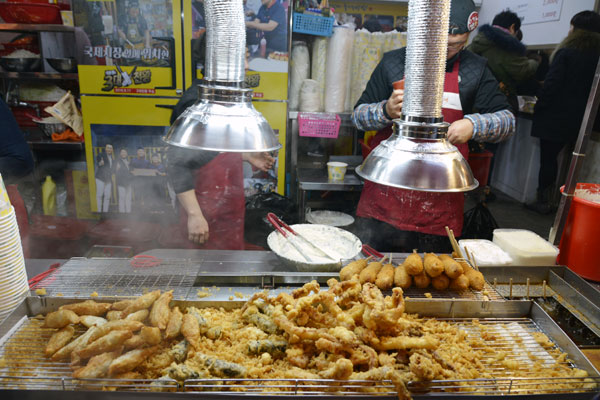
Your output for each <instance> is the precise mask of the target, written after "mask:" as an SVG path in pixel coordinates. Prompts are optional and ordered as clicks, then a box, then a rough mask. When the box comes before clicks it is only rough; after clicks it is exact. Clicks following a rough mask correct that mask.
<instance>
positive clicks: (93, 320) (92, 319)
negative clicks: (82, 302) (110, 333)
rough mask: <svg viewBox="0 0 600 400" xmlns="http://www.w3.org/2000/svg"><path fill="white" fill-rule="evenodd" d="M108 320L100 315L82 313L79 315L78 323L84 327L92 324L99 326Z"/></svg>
mask: <svg viewBox="0 0 600 400" xmlns="http://www.w3.org/2000/svg"><path fill="white" fill-rule="evenodd" d="M107 322H108V321H107V320H106V319H105V318H102V317H96V316H94V315H82V316H80V317H79V323H80V324H81V325H83V326H85V327H86V328H90V327H92V326H94V325H95V326H100V325H104V324H105V323H107Z"/></svg>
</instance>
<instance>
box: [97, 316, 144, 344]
mask: <svg viewBox="0 0 600 400" xmlns="http://www.w3.org/2000/svg"><path fill="white" fill-rule="evenodd" d="M142 326H144V324H143V323H141V322H139V321H131V320H128V319H122V320H118V321H109V322H107V323H106V324H104V325H102V326H99V327H98V329H97V330H96V332H94V334H93V335H92V337H91V338H90V341H91V342H93V341H95V340H96V339H98V338H100V337H102V336H104V335H106V334H108V333H109V332H112V331H117V330H125V331H131V332H136V331H139V330H140V329H142Z"/></svg>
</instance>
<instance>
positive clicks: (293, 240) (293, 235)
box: [267, 213, 340, 262]
mask: <svg viewBox="0 0 600 400" xmlns="http://www.w3.org/2000/svg"><path fill="white" fill-rule="evenodd" d="M267 220H268V221H269V222H270V223H271V225H273V227H274V228H275V229H277V231H279V233H281V234H282V235H283V237H284V238H286V239H287V240H288V242H290V244H291V245H292V246H294V247H295V248H296V250H298V252H299V253H300V254H302V256H303V257H304V258H305V259H306V261H308V262H313V260H312V259H311V258H310V257H309V256H308V255H307V254H306V247H304V248H302V245H301V244H300V243H298V241H297V239H298V238H300V239H302V241H303V242H305V243H307V244H308V245H309V246H310V247H312V248H313V249H315V250H317V251H318V252H319V253H321V254H323V256H325V257H327V258H330V259H332V260H333V261H339V260H340V259H339V258H335V257H333V256H331V255H329V254H328V253H327V252H326V251H324V250H323V249H321V248H320V247H318V246H317V245H315V244H314V243H313V242H311V241H310V240H308V239H306V238H305V237H304V236H302V235H300V234H299V233H298V232H296V231H295V230H293V229H292V228H291V227H290V226H289V225H288V224H286V223H285V222H283V221H282V220H281V219H280V218H279V217H278V216H277V215H275V214H273V213H268V214H267ZM286 230H287V231H288V232H289V233H288V232H286Z"/></svg>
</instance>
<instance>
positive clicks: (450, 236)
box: [446, 226, 464, 258]
mask: <svg viewBox="0 0 600 400" xmlns="http://www.w3.org/2000/svg"><path fill="white" fill-rule="evenodd" d="M446 233H447V234H448V239H450V244H451V245H452V249H453V250H454V252H455V253H456V254H457V255H458V257H459V258H464V256H463V254H462V251H460V247H459V246H458V242H457V241H456V238H455V237H454V232H452V229H450V228H448V227H447V226H446Z"/></svg>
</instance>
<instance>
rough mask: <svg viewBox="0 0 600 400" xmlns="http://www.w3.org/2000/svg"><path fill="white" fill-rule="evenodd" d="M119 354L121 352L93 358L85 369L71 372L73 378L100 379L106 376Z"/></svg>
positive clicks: (103, 354)
mask: <svg viewBox="0 0 600 400" xmlns="http://www.w3.org/2000/svg"><path fill="white" fill-rule="evenodd" d="M119 354H121V350H117V351H113V352H109V353H102V354H99V355H97V356H94V357H92V358H90V360H89V361H88V363H87V365H86V366H85V367H81V368H79V369H77V370H75V372H73V377H74V378H77V379H92V378H102V377H104V376H106V373H107V372H108V368H109V367H110V365H111V363H112V362H113V360H114V359H115V358H117V357H118V356H119Z"/></svg>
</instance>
